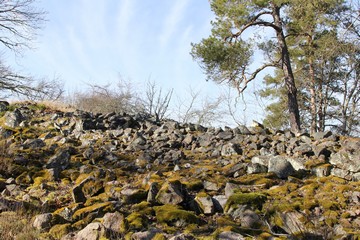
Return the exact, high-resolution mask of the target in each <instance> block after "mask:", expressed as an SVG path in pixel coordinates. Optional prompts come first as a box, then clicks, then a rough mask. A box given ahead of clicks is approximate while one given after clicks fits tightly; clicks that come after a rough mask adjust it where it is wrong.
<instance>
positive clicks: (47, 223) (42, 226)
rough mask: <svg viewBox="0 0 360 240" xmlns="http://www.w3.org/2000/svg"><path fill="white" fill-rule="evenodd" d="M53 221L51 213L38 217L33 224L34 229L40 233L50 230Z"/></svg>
mask: <svg viewBox="0 0 360 240" xmlns="http://www.w3.org/2000/svg"><path fill="white" fill-rule="evenodd" d="M52 219H53V217H52V214H51V213H44V214H39V215H36V216H35V219H34V222H33V227H34V228H36V229H38V230H40V231H44V230H47V229H50V227H51V221H52Z"/></svg>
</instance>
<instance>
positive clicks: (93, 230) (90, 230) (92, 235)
mask: <svg viewBox="0 0 360 240" xmlns="http://www.w3.org/2000/svg"><path fill="white" fill-rule="evenodd" d="M105 232H106V231H105V227H104V226H103V225H102V224H101V223H98V222H94V223H90V224H88V225H87V226H86V227H85V228H84V229H82V230H80V231H79V232H78V233H77V234H76V236H75V240H99V239H100V238H102V237H105Z"/></svg>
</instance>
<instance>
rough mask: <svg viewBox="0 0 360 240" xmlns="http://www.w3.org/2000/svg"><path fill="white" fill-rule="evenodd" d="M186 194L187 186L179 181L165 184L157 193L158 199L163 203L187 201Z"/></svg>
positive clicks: (175, 203) (174, 203)
mask: <svg viewBox="0 0 360 240" xmlns="http://www.w3.org/2000/svg"><path fill="white" fill-rule="evenodd" d="M186 195H187V193H186V189H185V186H184V185H182V184H181V183H180V182H179V181H172V182H168V183H165V184H163V186H162V187H161V189H160V190H159V192H158V194H157V195H156V200H157V201H158V202H159V203H161V204H172V205H177V204H180V203H182V202H184V201H185V199H186Z"/></svg>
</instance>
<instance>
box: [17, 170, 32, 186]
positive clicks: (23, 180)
mask: <svg viewBox="0 0 360 240" xmlns="http://www.w3.org/2000/svg"><path fill="white" fill-rule="evenodd" d="M31 175H32V174H31V173H29V172H23V173H22V174H20V175H19V176H18V177H17V178H16V179H15V182H16V184H20V185H21V184H26V185H29V184H32V183H33V180H32V178H31Z"/></svg>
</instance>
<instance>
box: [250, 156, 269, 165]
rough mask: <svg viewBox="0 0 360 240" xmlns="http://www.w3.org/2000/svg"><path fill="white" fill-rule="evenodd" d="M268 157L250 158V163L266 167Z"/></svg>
mask: <svg viewBox="0 0 360 240" xmlns="http://www.w3.org/2000/svg"><path fill="white" fill-rule="evenodd" d="M270 157H271V156H255V157H252V158H251V163H252V164H259V165H262V166H265V167H268V166H269V159H270Z"/></svg>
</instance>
